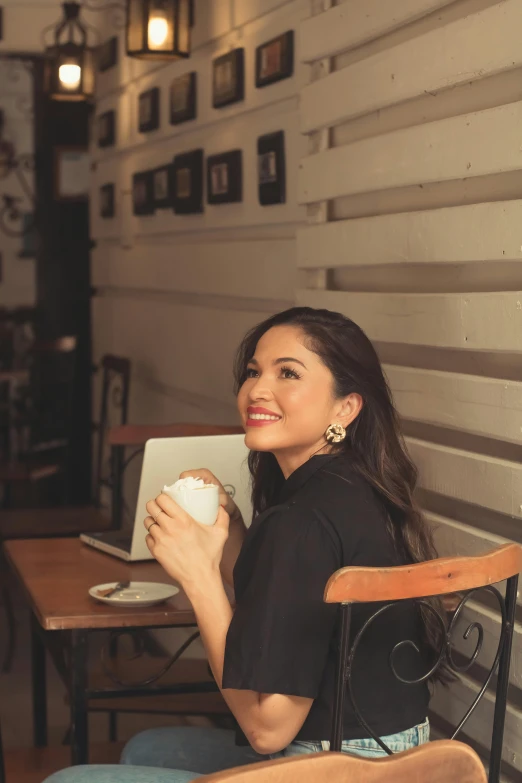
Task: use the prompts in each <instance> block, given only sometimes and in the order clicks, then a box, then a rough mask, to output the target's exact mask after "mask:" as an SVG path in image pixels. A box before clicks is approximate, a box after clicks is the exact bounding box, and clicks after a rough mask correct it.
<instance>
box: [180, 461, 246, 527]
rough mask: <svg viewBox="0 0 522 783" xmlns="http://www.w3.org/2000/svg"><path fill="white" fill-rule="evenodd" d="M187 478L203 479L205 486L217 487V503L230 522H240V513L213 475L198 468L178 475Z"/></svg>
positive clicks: (241, 518)
mask: <svg viewBox="0 0 522 783" xmlns="http://www.w3.org/2000/svg"><path fill="white" fill-rule="evenodd" d="M189 476H191V477H192V478H200V479H203V481H204V482H205V484H215V485H216V486H217V487H219V502H220V504H221V505H222V506H223V508H224V509H225V511H226V512H227V514H228V516H229V517H230V520H231V522H235V521H236V520H238V519H240V520H241V521H242V520H243V517H242V516H241V511H240V510H239V508H238V507H237V505H236V503H235V502H234V500H233V499H232V498H231V497H230V495H229V494H228V492H227V491H226V489H225V487H224V486H223V484H222V483H221V482H220V481H219V479H217V478H216V477H215V476H214V474H213V473H211V472H210V470H207V469H206V468H200V469H199V470H185V471H184V472H183V473H182V474H181V475H180V479H184V478H188V477H189Z"/></svg>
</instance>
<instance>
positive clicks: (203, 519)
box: [163, 484, 219, 525]
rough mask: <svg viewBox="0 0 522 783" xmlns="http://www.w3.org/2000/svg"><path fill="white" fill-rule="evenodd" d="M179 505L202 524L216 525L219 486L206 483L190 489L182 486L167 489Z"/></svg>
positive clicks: (167, 493)
mask: <svg viewBox="0 0 522 783" xmlns="http://www.w3.org/2000/svg"><path fill="white" fill-rule="evenodd" d="M163 491H164V492H165V494H166V495H168V496H169V497H171V498H172V500H174V501H175V502H176V503H177V504H178V506H181V508H182V509H184V511H186V512H187V514H190V516H191V517H192V519H195V520H196V522H200V523H201V524H202V525H214V524H215V522H216V519H217V515H218V511H219V487H217V486H216V485H215V484H205V486H204V487H200V488H197V489H188V488H187V487H180V488H179V489H176V490H170V491H166V490H165V489H164V490H163Z"/></svg>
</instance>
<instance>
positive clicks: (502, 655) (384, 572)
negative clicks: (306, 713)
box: [324, 544, 522, 783]
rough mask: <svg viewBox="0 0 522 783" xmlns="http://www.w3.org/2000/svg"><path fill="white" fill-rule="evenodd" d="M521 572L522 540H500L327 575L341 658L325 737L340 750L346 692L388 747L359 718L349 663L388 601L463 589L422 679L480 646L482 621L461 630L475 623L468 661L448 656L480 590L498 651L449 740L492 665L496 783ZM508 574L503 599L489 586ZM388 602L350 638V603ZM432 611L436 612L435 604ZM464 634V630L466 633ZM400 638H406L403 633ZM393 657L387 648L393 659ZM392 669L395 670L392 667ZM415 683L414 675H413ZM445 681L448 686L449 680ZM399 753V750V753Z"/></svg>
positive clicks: (492, 774)
mask: <svg viewBox="0 0 522 783" xmlns="http://www.w3.org/2000/svg"><path fill="white" fill-rule="evenodd" d="M521 571H522V547H520V546H519V545H518V544H506V545H504V546H501V547H499V548H498V549H495V550H492V551H491V552H488V553H486V554H484V555H480V556H477V557H447V558H439V559H437V560H432V561H429V562H425V563H418V564H416V565H408V566H398V567H396V568H362V567H348V568H342V569H340V570H339V571H337V572H336V573H335V574H333V576H332V577H331V578H330V580H329V581H328V584H327V586H326V590H325V594H324V600H325V601H326V602H327V603H336V604H340V613H341V630H340V645H339V665H338V673H337V684H336V703H335V707H334V717H333V725H332V736H331V750H332V751H339V750H340V749H341V743H342V737H343V716H344V699H345V694H346V692H348V694H349V697H350V699H351V701H352V706H353V708H354V711H355V714H356V715H357V718H358V720H359V722H360V724H361V725H362V726H364V728H365V729H366V730H367V731H368V734H369V736H371V737H373V739H374V740H375V741H376V742H378V744H379V745H381V747H382V748H383V749H384V750H385V751H386V752H387V753H391V751H390V749H389V748H387V747H386V745H385V744H384V743H383V742H382V741H381V740H380V738H379V737H378V736H377V735H376V734H375V733H374V732H373V731H372V728H371V726H368V724H367V723H366V722H365V721H364V717H363V716H362V715H361V713H360V711H359V710H358V707H357V705H356V703H355V701H354V697H353V689H352V671H353V663H354V660H355V658H356V655H357V647H358V645H359V642H360V640H361V638H362V636H363V634H364V633H365V632H366V631H367V629H368V628H369V627H370V626H372V625H373V623H374V621H375V622H377V621H378V618H379V616H380V615H381V614H383V613H384V612H388V611H392V610H393V607H394V606H395V605H396V604H397V603H398V602H400V601H403V600H412V599H414V600H416V601H419V603H423V602H424V603H425V599H426V598H428V597H431V596H441V595H444V594H454V593H462V592H464V593H465V595H464V597H463V598H462V600H461V601H460V603H459V604H458V606H457V607H456V609H455V611H454V613H453V617H452V619H451V622H450V623H449V626H448V628H447V632H446V633H445V634H444V635H443V637H444V638H443V643H442V646H441V650H440V654H439V657H438V660H437V661H435V662H434V665H433V667H432V668H431V670H430V671H429V672H426V674H425V676H424V677H422V678H421V680H416V681H415V682H419V681H422V680H427V679H428V678H429V677H430V676H431V674H433V672H434V671H436V669H437V668H438V667H439V666H442V665H443V664H446V665H447V666H448V667H449V668H450V669H452V670H453V671H454V672H455V673H456V674H458V672H459V671H466V670H467V669H468V668H469V666H470V665H471V664H472V663H474V662H475V660H476V658H477V657H478V655H479V652H480V648H481V636H482V633H483V629H482V626H481V625H480V623H475V624H471V625H468V628H467V631H466V633H468V635H469V633H470V632H471V630H473V629H477V630H478V632H479V636H478V642H477V645H476V647H475V650H474V652H473V654H472V656H471V657H470V659H469V661H468V662H467V664H466V665H461V666H460V667H459V666H457V665H456V663H455V661H454V658H453V655H452V649H451V644H452V635H453V632H454V631H455V628H456V625H457V622H458V621H459V618H460V616H461V613H462V610H463V609H464V607H465V606H466V604H467V602H468V601H469V599H470V598H472V597H473V596H474V595H475V593H477V591H478V590H481V589H482V590H486V591H487V592H489V593H490V594H491V595H492V596H493V597H494V598H495V600H496V601H497V603H498V607H499V609H500V612H501V618H502V620H501V633H500V638H499V643H498V649H497V653H496V655H495V659H494V662H493V665H492V666H491V668H490V671H489V672H488V674H487V677H486V679H485V682H484V683H483V686H482V688H481V690H480V691H479V693H478V694H477V697H476V699H475V700H474V701H473V703H472V704H471V705H470V707H469V709H468V710H467V712H466V713H465V714H464V715H463V717H462V720H461V721H460V723H459V725H458V726H457V728H456V730H455V731H454V733H453V735H452V737H451V739H454V738H455V737H456V736H457V734H458V733H459V732H460V731H461V729H462V728H463V726H464V725H465V724H466V721H467V720H468V718H469V717H470V715H471V714H472V712H473V711H474V709H475V707H476V706H477V704H478V703H479V702H480V700H481V699H482V697H483V695H484V693H485V692H486V689H487V687H488V686H489V684H490V683H491V681H492V679H493V676H494V674H495V673H496V672H497V670H498V679H497V684H496V688H495V697H496V698H495V712H494V720H493V726H492V737H491V748H490V757H489V783H498V781H499V778H500V766H501V760H502V740H503V733H504V721H505V715H506V704H507V691H508V685H509V668H510V660H511V647H512V640H513V623H514V619H515V609H516V600H517V585H518V575H519V573H520V572H521ZM506 579H507V586H506V593H505V598H504V596H503V595H502V593H501V592H500V591H499V590H498V589H497V588H495V587H493V585H494V584H495V583H498V582H502V581H504V580H506ZM373 602H386V603H385V605H384V606H381V607H379V609H377V611H376V612H375V613H374V614H373V615H372V616H371V617H370V618H369V619H368V620H367V621H366V622H365V623H364V625H363V626H362V628H361V629H360V631H358V633H357V635H356V636H355V638H350V620H351V611H352V606H353V604H354V603H362V604H365V603H373ZM432 611H435V610H434V609H433V610H432ZM439 619H440V622H441V623H442V626H443V627H446V625H447V621H446V618H445V617H441V616H440V615H439ZM465 638H467V637H465ZM405 641H406V640H405ZM392 657H393V652H392V655H391V658H392ZM392 671H393V669H392ZM412 682H413V681H412ZM449 687H450V688H451V685H450V686H449ZM401 755H402V754H401Z"/></svg>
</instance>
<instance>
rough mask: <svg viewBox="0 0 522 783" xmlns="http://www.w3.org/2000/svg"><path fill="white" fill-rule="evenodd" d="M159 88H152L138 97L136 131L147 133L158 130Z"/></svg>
mask: <svg viewBox="0 0 522 783" xmlns="http://www.w3.org/2000/svg"><path fill="white" fill-rule="evenodd" d="M159 92H160V91H159V87H152V88H151V89H150V90H146V91H145V92H142V93H141V94H140V95H139V96H138V130H139V132H140V133H149V132H150V131H154V130H157V129H158V128H159Z"/></svg>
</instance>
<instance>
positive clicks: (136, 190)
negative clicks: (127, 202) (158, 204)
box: [132, 171, 154, 215]
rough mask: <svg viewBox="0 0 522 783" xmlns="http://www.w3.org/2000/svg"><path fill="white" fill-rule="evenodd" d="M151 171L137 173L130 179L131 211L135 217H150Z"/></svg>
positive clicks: (152, 204)
mask: <svg viewBox="0 0 522 783" xmlns="http://www.w3.org/2000/svg"><path fill="white" fill-rule="evenodd" d="M152 174H153V172H152V171H139V172H137V173H136V174H134V175H133V177H132V211H133V212H134V214H135V215H152V214H153V212H154V191H153V178H152Z"/></svg>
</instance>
